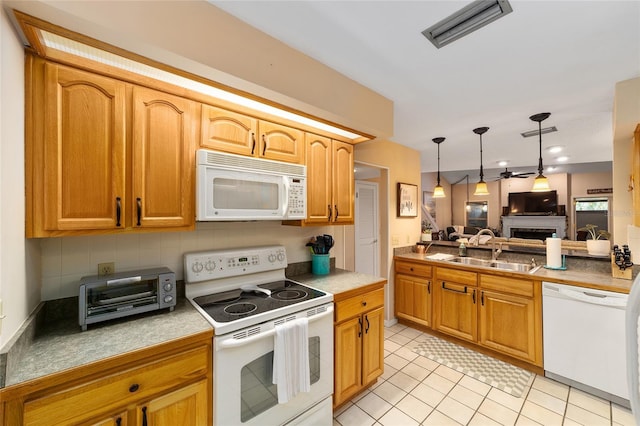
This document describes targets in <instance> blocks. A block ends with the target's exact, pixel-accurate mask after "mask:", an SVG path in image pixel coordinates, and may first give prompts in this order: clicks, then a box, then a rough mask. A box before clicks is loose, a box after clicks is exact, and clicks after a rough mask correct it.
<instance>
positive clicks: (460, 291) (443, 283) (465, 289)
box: [442, 281, 475, 295]
mask: <svg viewBox="0 0 640 426" xmlns="http://www.w3.org/2000/svg"><path fill="white" fill-rule="evenodd" d="M442 288H443V289H444V290H449V291H455V292H456V293H463V294H466V293H467V286H466V285H465V286H464V290H456V289H455V288H449V287H447V286H446V283H445V282H444V281H442ZM474 295H475V290H474Z"/></svg>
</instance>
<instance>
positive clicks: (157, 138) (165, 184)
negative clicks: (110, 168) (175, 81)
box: [131, 87, 197, 227]
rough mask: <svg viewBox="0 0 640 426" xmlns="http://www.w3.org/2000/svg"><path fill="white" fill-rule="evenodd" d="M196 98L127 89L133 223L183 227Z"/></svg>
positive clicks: (187, 220)
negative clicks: (130, 104)
mask: <svg viewBox="0 0 640 426" xmlns="http://www.w3.org/2000/svg"><path fill="white" fill-rule="evenodd" d="M196 105H197V104H196V103H195V102H192V101H189V100H187V99H183V98H180V97H177V96H172V95H168V94H166V93H162V92H158V91H155V90H150V89H145V88H142V87H134V90H133V110H134V118H133V164H132V170H133V200H132V203H131V204H132V206H131V211H132V215H131V217H132V220H133V223H132V226H133V227H140V226H143V227H188V226H192V225H193V224H194V223H195V215H194V204H195V201H194V200H195V199H194V175H195V168H194V157H195V152H194V149H193V147H194V146H195V144H194V142H195V131H194V126H193V123H194V119H193V117H194V115H195V111H196Z"/></svg>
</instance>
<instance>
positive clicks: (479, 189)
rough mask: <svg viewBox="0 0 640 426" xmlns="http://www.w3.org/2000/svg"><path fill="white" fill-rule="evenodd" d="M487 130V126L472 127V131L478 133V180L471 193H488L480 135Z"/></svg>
mask: <svg viewBox="0 0 640 426" xmlns="http://www.w3.org/2000/svg"><path fill="white" fill-rule="evenodd" d="M487 130H489V128H488V127H478V128H475V129H473V133H475V134H476V135H480V182H478V183H477V184H476V192H474V193H473V195H489V188H488V187H487V183H486V182H485V181H484V171H483V170H482V135H483V134H484V133H486V132H487Z"/></svg>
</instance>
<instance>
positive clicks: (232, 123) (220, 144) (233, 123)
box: [200, 104, 258, 156]
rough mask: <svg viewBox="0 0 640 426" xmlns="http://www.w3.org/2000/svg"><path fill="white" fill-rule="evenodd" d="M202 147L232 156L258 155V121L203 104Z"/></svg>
mask: <svg viewBox="0 0 640 426" xmlns="http://www.w3.org/2000/svg"><path fill="white" fill-rule="evenodd" d="M200 126H201V138H200V147H202V148H210V149H214V150H217V151H224V152H230V153H232V154H240V155H249V156H253V155H255V154H256V153H257V149H258V146H257V137H258V136H257V133H258V119H256V118H253V117H249V116H247V115H243V114H238V113H235V112H231V111H227V110H225V109H222V108H217V107H214V106H211V105H206V104H202V119H201V123H200Z"/></svg>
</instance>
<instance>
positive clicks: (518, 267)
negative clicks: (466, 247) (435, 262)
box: [448, 257, 540, 273]
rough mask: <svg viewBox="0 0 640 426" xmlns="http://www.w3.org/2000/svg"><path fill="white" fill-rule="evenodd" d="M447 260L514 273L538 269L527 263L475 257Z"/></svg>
mask: <svg viewBox="0 0 640 426" xmlns="http://www.w3.org/2000/svg"><path fill="white" fill-rule="evenodd" d="M448 260H449V262H454V263H460V264H462V265H470V266H484V267H485V268H494V269H502V270H506V271H515V272H530V273H533V272H535V271H537V270H538V269H540V268H539V267H538V266H533V265H531V264H529V263H516V262H507V261H504V260H488V259H477V258H475V257H453V258H451V259H448Z"/></svg>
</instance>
